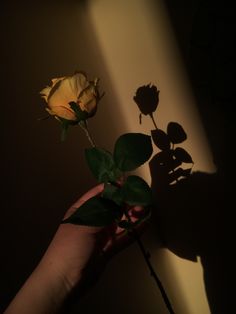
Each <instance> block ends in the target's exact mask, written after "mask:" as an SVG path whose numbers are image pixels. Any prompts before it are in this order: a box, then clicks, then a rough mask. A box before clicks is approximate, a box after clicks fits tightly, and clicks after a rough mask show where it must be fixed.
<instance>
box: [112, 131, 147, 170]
mask: <svg viewBox="0 0 236 314" xmlns="http://www.w3.org/2000/svg"><path fill="white" fill-rule="evenodd" d="M151 155H152V142H151V137H150V136H148V135H145V134H141V133H126V134H123V135H121V136H120V137H119V138H118V140H117V141H116V143H115V149H114V160H115V163H116V165H117V167H118V168H119V169H120V170H122V171H132V170H134V169H136V168H138V167H139V166H141V165H142V164H144V163H145V162H146V161H147V160H148V159H149V158H150V157H151Z"/></svg>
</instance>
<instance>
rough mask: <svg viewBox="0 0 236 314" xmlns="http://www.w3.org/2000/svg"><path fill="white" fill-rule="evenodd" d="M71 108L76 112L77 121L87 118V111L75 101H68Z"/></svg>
mask: <svg viewBox="0 0 236 314" xmlns="http://www.w3.org/2000/svg"><path fill="white" fill-rule="evenodd" d="M69 105H70V107H71V109H72V110H73V111H74V113H75V114H76V117H77V122H79V121H83V120H86V119H88V116H89V114H88V112H87V111H83V110H82V109H81V108H80V107H79V106H78V105H77V104H76V103H75V102H73V101H72V102H70V103H69Z"/></svg>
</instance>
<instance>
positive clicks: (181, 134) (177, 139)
mask: <svg viewBox="0 0 236 314" xmlns="http://www.w3.org/2000/svg"><path fill="white" fill-rule="evenodd" d="M167 134H168V136H169V138H170V140H171V142H172V143H173V144H179V143H182V142H183V141H185V140H186V139H187V134H186V133H185V131H184V129H183V128H182V126H181V125H180V124H179V123H177V122H170V123H169V124H168V126H167Z"/></svg>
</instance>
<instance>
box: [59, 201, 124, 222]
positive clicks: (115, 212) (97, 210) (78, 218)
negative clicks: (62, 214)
mask: <svg viewBox="0 0 236 314" xmlns="http://www.w3.org/2000/svg"><path fill="white" fill-rule="evenodd" d="M122 215H123V213H122V211H121V209H120V207H119V206H118V205H117V204H116V203H114V202H113V201H111V200H108V199H105V198H102V197H99V196H94V197H92V198H90V199H89V200H87V201H86V202H85V203H83V204H82V205H81V206H80V207H79V208H77V209H76V211H75V212H74V213H73V214H72V215H71V216H70V217H69V218H67V219H65V220H63V221H62V223H72V224H75V225H85V226H94V227H103V226H107V225H110V224H111V223H113V222H115V221H117V220H120V219H121V217H122Z"/></svg>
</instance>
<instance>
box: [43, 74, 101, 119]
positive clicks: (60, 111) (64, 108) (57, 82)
mask: <svg viewBox="0 0 236 314" xmlns="http://www.w3.org/2000/svg"><path fill="white" fill-rule="evenodd" d="M97 82H98V80H97V79H95V80H94V81H93V82H90V81H88V80H87V77H86V75H85V74H84V73H81V72H77V73H75V74H74V75H73V76H68V77H60V78H55V79H52V84H51V86H47V87H46V88H44V89H43V90H42V91H41V92H40V94H41V96H42V97H43V98H44V99H45V100H46V102H47V106H48V107H47V108H46V110H47V111H48V112H49V114H51V115H52V116H55V117H56V118H57V119H59V120H60V118H61V119H66V120H69V121H73V122H76V121H78V116H77V114H76V110H74V109H72V107H71V103H73V104H76V106H78V110H80V111H82V112H84V113H86V117H91V116H93V115H94V114H95V112H96V110H97V103H98V100H99V93H98V90H97Z"/></svg>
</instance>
